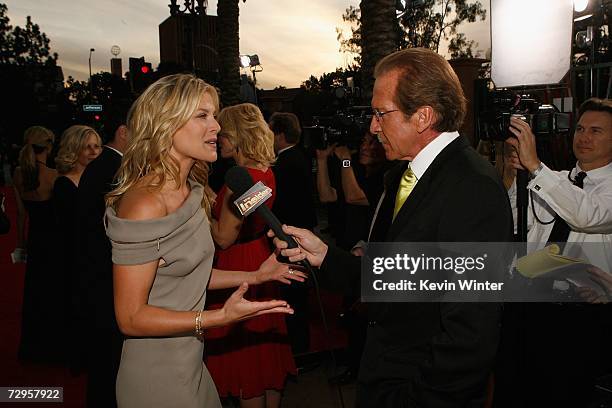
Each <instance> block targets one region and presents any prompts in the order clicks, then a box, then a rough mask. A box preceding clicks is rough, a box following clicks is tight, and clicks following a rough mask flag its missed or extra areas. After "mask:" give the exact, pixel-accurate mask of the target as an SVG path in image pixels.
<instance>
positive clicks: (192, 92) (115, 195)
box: [106, 74, 219, 217]
mask: <svg viewBox="0 0 612 408" xmlns="http://www.w3.org/2000/svg"><path fill="white" fill-rule="evenodd" d="M204 94H208V95H209V96H210V97H211V98H212V100H213V104H214V106H215V113H217V111H218V110H219V97H218V95H217V91H216V90H215V88H214V87H212V86H211V85H209V84H207V83H206V82H204V81H203V80H201V79H200V78H197V77H195V76H193V75H191V74H177V75H169V76H166V77H163V78H161V79H159V80H158V81H156V82H155V83H153V84H152V85H151V86H149V87H148V88H147V89H146V90H145V91H144V92H143V93H142V95H140V97H139V98H138V99H137V100H136V102H134V105H133V106H132V109H131V110H130V115H129V118H128V146H127V148H126V150H125V153H124V154H123V160H122V162H121V167H120V168H119V171H118V173H117V186H116V188H115V189H114V190H113V191H111V192H110V193H108V194H107V195H106V205H107V206H111V207H113V208H116V205H117V203H118V201H119V200H120V199H121V197H122V196H123V194H125V193H126V192H127V191H128V190H129V189H131V188H132V187H134V186H135V185H137V184H138V183H139V182H141V179H142V178H143V177H145V176H152V177H151V182H148V184H147V187H149V188H151V189H153V190H160V189H161V188H162V187H163V186H164V185H165V184H166V183H167V182H169V181H174V180H177V181H178V180H179V179H180V177H179V164H178V162H177V161H176V159H174V158H173V157H172V156H171V155H170V149H171V147H172V142H173V136H174V134H175V133H176V132H177V131H178V130H179V129H180V128H181V127H183V126H184V125H185V124H186V123H187V122H188V121H189V120H190V119H191V117H192V116H193V115H194V114H195V112H196V110H197V109H198V107H199V105H200V102H201V100H202V96H203V95H204ZM189 178H190V179H192V180H194V181H196V182H198V183H200V184H202V185H203V186H204V190H205V194H204V198H203V200H202V207H203V208H204V209H205V210H206V213H207V214H208V215H209V217H210V210H211V206H212V203H213V197H214V194H213V192H212V190H211V189H210V188H209V187H208V163H206V162H203V161H196V162H195V164H194V165H193V167H192V168H191V171H190V172H189ZM179 187H180V186H178V185H177V188H179Z"/></svg>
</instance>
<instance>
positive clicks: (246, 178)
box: [225, 166, 255, 197]
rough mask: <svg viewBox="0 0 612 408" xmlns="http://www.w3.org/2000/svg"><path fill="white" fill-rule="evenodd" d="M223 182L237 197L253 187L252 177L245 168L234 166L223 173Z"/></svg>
mask: <svg viewBox="0 0 612 408" xmlns="http://www.w3.org/2000/svg"><path fill="white" fill-rule="evenodd" d="M225 184H227V186H228V187H229V189H230V190H232V191H233V192H234V194H236V196H237V197H239V196H241V195H242V194H244V193H246V191H247V190H248V189H249V188H251V187H253V184H255V183H253V178H251V175H250V174H249V172H248V171H247V169H246V168H244V167H242V166H234V167H232V168H230V169H229V170H228V171H227V173H225Z"/></svg>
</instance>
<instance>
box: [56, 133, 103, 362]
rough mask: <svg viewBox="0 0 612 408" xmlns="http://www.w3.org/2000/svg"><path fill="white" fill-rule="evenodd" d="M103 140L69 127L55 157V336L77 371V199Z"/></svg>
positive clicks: (79, 358) (79, 354)
mask: <svg viewBox="0 0 612 408" xmlns="http://www.w3.org/2000/svg"><path fill="white" fill-rule="evenodd" d="M101 145H102V140H101V139H100V136H99V135H98V133H96V131H95V130H94V129H92V128H91V127H89V126H84V125H74V126H70V127H69V128H68V129H66V130H65V131H64V133H63V134H62V138H61V140H60V147H59V150H58V152H57V156H56V157H55V167H56V169H57V172H58V173H59V177H58V178H57V179H56V180H55V184H54V185H53V199H52V201H53V210H54V212H55V218H56V222H57V234H56V240H57V243H56V244H57V253H56V257H55V258H56V265H57V268H56V270H57V279H58V280H60V282H61V288H58V290H57V291H56V292H57V293H56V296H57V298H58V299H61V300H62V302H63V304H62V314H61V315H62V317H63V319H62V320H60V321H58V322H57V326H58V328H60V329H61V330H59V331H58V334H57V336H59V337H62V336H63V337H64V341H63V344H65V345H66V347H65V349H66V359H67V362H68V364H69V365H70V366H71V367H72V368H74V369H78V368H80V367H81V366H82V363H83V362H82V361H81V358H82V356H81V354H82V351H81V349H82V348H83V347H81V346H82V343H81V342H79V341H78V339H79V338H80V334H81V330H80V328H79V327H77V324H76V321H77V319H76V317H75V316H76V314H77V310H76V309H77V307H76V304H77V299H78V297H79V296H80V295H81V294H80V292H79V288H78V285H77V281H78V276H77V273H78V271H76V269H75V268H76V266H75V264H76V262H75V260H76V253H75V250H76V246H77V241H76V240H77V238H76V235H77V225H76V214H77V195H78V186H79V181H80V179H81V175H82V174H83V171H84V170H85V168H86V167H87V165H88V164H89V163H90V162H91V161H92V160H93V159H95V158H96V157H98V155H99V154H100V152H101V151H102V147H101Z"/></svg>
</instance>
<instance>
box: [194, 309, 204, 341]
mask: <svg viewBox="0 0 612 408" xmlns="http://www.w3.org/2000/svg"><path fill="white" fill-rule="evenodd" d="M195 335H196V337H198V338H200V339H201V338H203V337H204V328H203V327H202V310H198V311H197V312H196V315H195Z"/></svg>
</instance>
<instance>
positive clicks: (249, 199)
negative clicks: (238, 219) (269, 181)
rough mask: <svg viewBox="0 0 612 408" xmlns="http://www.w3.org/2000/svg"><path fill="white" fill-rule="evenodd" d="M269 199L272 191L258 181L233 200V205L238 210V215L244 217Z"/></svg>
mask: <svg viewBox="0 0 612 408" xmlns="http://www.w3.org/2000/svg"><path fill="white" fill-rule="evenodd" d="M270 197H272V189H271V188H270V187H268V186H266V185H265V184H264V183H262V182H261V181H258V182H257V183H256V184H254V185H253V186H252V187H251V188H249V189H248V190H247V191H246V192H245V193H244V194H243V195H241V196H240V197H238V198H237V199H236V200H234V205H235V206H236V207H237V208H238V211H240V214H241V215H242V216H243V217H246V216H247V215H249V214H251V213H252V212H253V211H255V210H256V209H257V207H259V206H260V205H261V204H263V203H264V202H265V201H266V200H267V199H268V198H270Z"/></svg>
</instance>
